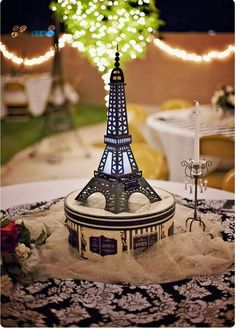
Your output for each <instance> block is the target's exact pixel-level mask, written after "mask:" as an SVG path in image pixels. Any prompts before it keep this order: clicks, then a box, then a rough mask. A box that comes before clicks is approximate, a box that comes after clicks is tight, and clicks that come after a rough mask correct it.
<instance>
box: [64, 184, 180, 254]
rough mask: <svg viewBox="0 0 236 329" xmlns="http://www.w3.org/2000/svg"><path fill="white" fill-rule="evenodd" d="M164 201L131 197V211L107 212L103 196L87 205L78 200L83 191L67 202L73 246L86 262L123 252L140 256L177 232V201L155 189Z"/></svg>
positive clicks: (68, 198)
mask: <svg viewBox="0 0 236 329" xmlns="http://www.w3.org/2000/svg"><path fill="white" fill-rule="evenodd" d="M154 189H155V191H156V192H157V193H158V195H160V196H161V198H162V200H161V201H157V202H155V203H150V202H149V200H148V199H147V198H146V197H145V196H144V195H142V194H140V193H135V194H133V195H132V196H131V197H130V204H129V208H130V212H129V213H127V212H123V213H119V214H113V213H111V212H108V211H106V210H104V209H103V208H104V202H105V200H103V196H102V195H101V194H100V193H95V194H94V195H91V196H90V197H89V198H88V203H87V204H83V203H81V202H78V201H76V200H75V198H76V196H77V195H78V193H79V192H80V191H79V190H77V191H74V192H72V193H70V194H69V195H68V196H67V197H66V199H65V215H66V226H67V228H68V230H69V244H70V245H71V246H72V247H73V248H75V249H77V250H78V253H79V255H80V256H81V257H82V258H84V259H89V260H100V259H102V258H103V257H104V256H109V255H116V254H121V253H123V252H127V253H132V254H134V255H138V254H139V253H141V252H144V251H146V250H147V249H148V248H150V247H151V246H152V245H153V244H154V243H156V242H157V241H158V240H160V239H163V238H165V237H167V236H169V235H172V234H173V232H174V221H173V216H174V213H175V199H174V197H173V196H172V195H171V194H170V193H169V192H167V191H165V190H162V189H158V188H154Z"/></svg>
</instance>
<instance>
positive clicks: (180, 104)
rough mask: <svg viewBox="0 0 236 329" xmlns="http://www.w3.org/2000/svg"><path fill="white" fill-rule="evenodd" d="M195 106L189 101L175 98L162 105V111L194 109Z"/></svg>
mask: <svg viewBox="0 0 236 329" xmlns="http://www.w3.org/2000/svg"><path fill="white" fill-rule="evenodd" d="M192 106H193V104H192V103H191V102H190V101H189V100H188V99H181V98H173V99H169V100H167V101H165V102H164V103H162V104H161V105H160V109H161V110H162V111H170V110H180V109H186V108H192Z"/></svg>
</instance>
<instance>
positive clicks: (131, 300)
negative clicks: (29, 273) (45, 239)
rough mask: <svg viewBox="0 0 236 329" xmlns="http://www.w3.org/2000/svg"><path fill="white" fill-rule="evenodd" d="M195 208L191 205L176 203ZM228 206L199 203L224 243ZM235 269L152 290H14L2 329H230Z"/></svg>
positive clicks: (76, 283)
mask: <svg viewBox="0 0 236 329" xmlns="http://www.w3.org/2000/svg"><path fill="white" fill-rule="evenodd" d="M177 200H178V202H179V203H181V204H183V205H187V206H189V207H193V204H192V202H191V201H189V200H186V199H181V198H179V197H177ZM57 201H58V200H53V201H50V202H40V203H37V204H28V205H24V206H18V207H14V208H11V209H8V210H7V211H6V212H5V216H6V217H10V218H14V216H16V215H23V214H26V213H27V214H28V213H30V212H36V211H38V210H42V209H47V208H49V207H50V206H51V205H52V204H54V203H56V202H57ZM233 207H234V204H233V201H232V200H228V201H227V200H219V201H216V200H215V201H209V200H208V201H200V202H199V210H200V211H202V212H204V213H207V212H211V213H218V214H220V215H221V219H222V225H223V228H224V232H223V238H224V240H227V241H232V240H233V238H234V232H233V230H234V211H233ZM233 270H234V268H233V267H232V268H230V269H228V270H227V271H226V272H225V273H222V274H221V275H217V276H212V275H207V276H194V277H192V278H189V279H185V280H182V281H178V282H172V283H166V284H152V285H132V284H123V285H120V284H104V283H98V282H89V281H84V280H71V279H70V280H58V279H53V278H52V279H49V280H47V281H43V282H42V281H37V282H35V283H34V284H32V285H30V286H23V285H21V284H17V285H16V288H15V290H14V293H13V294H12V295H11V296H10V297H5V296H3V297H2V325H3V326H4V327H70V326H72V327H75V326H77V327H231V326H233V324H234V271H233Z"/></svg>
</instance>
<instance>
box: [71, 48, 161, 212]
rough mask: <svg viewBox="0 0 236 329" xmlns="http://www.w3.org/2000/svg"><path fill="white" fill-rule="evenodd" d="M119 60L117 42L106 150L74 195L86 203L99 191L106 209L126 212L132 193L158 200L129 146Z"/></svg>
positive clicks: (122, 75)
mask: <svg viewBox="0 0 236 329" xmlns="http://www.w3.org/2000/svg"><path fill="white" fill-rule="evenodd" d="M119 60H120V54H119V52H118V45H117V52H116V53H115V64H114V66H115V67H114V68H113V70H112V72H111V77H110V93H109V108H108V116H107V131H106V135H105V136H104V143H105V144H106V146H105V150H104V152H103V155H102V159H101V161H100V164H99V166H98V169H97V171H95V172H94V177H93V178H92V179H91V180H90V181H89V182H88V184H87V185H86V186H85V187H84V188H83V190H82V191H81V192H80V193H79V194H78V195H77V197H76V200H78V201H81V202H86V200H87V198H88V197H89V196H90V195H91V194H93V193H95V192H101V193H102V194H103V195H104V196H105V199H106V206H105V209H106V210H108V211H111V212H113V213H120V212H123V211H128V209H129V207H128V200H129V197H130V195H131V194H133V193H135V192H139V193H143V194H144V195H145V196H146V197H147V198H148V199H149V200H150V202H156V201H160V200H161V198H160V197H159V195H158V194H157V193H156V192H155V190H154V189H153V188H152V187H151V186H150V185H149V183H148V182H147V181H146V180H145V178H144V177H142V172H141V171H140V170H139V169H138V166H137V163H136V161H135V158H134V155H133V152H132V150H131V147H130V144H131V136H130V135H129V128H128V118H127V111H126V100H125V82H124V74H123V71H122V69H121V68H120V62H119Z"/></svg>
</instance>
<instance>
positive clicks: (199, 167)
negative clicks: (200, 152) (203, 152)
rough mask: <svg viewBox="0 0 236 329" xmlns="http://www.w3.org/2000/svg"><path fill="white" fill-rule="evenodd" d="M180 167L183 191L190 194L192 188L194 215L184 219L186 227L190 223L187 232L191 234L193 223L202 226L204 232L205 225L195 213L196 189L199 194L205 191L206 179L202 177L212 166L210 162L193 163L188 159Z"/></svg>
mask: <svg viewBox="0 0 236 329" xmlns="http://www.w3.org/2000/svg"><path fill="white" fill-rule="evenodd" d="M181 165H182V166H183V167H185V190H186V191H187V190H188V188H189V192H190V194H192V193H193V187H194V213H193V217H188V218H187V219H186V222H185V223H186V227H187V226H188V222H189V221H190V225H189V231H190V232H191V230H192V225H193V223H194V222H198V223H199V226H202V227H203V231H204V232H205V229H206V225H205V223H204V222H203V221H202V219H201V217H200V216H199V215H198V212H197V201H198V198H197V197H198V187H199V188H200V193H203V192H205V191H206V190H207V179H206V178H204V177H205V176H206V175H207V173H208V168H209V167H210V166H211V165H212V162H211V161H207V160H204V159H203V160H200V161H199V162H195V161H194V160H192V159H189V160H187V161H186V160H184V161H182V162H181Z"/></svg>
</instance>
